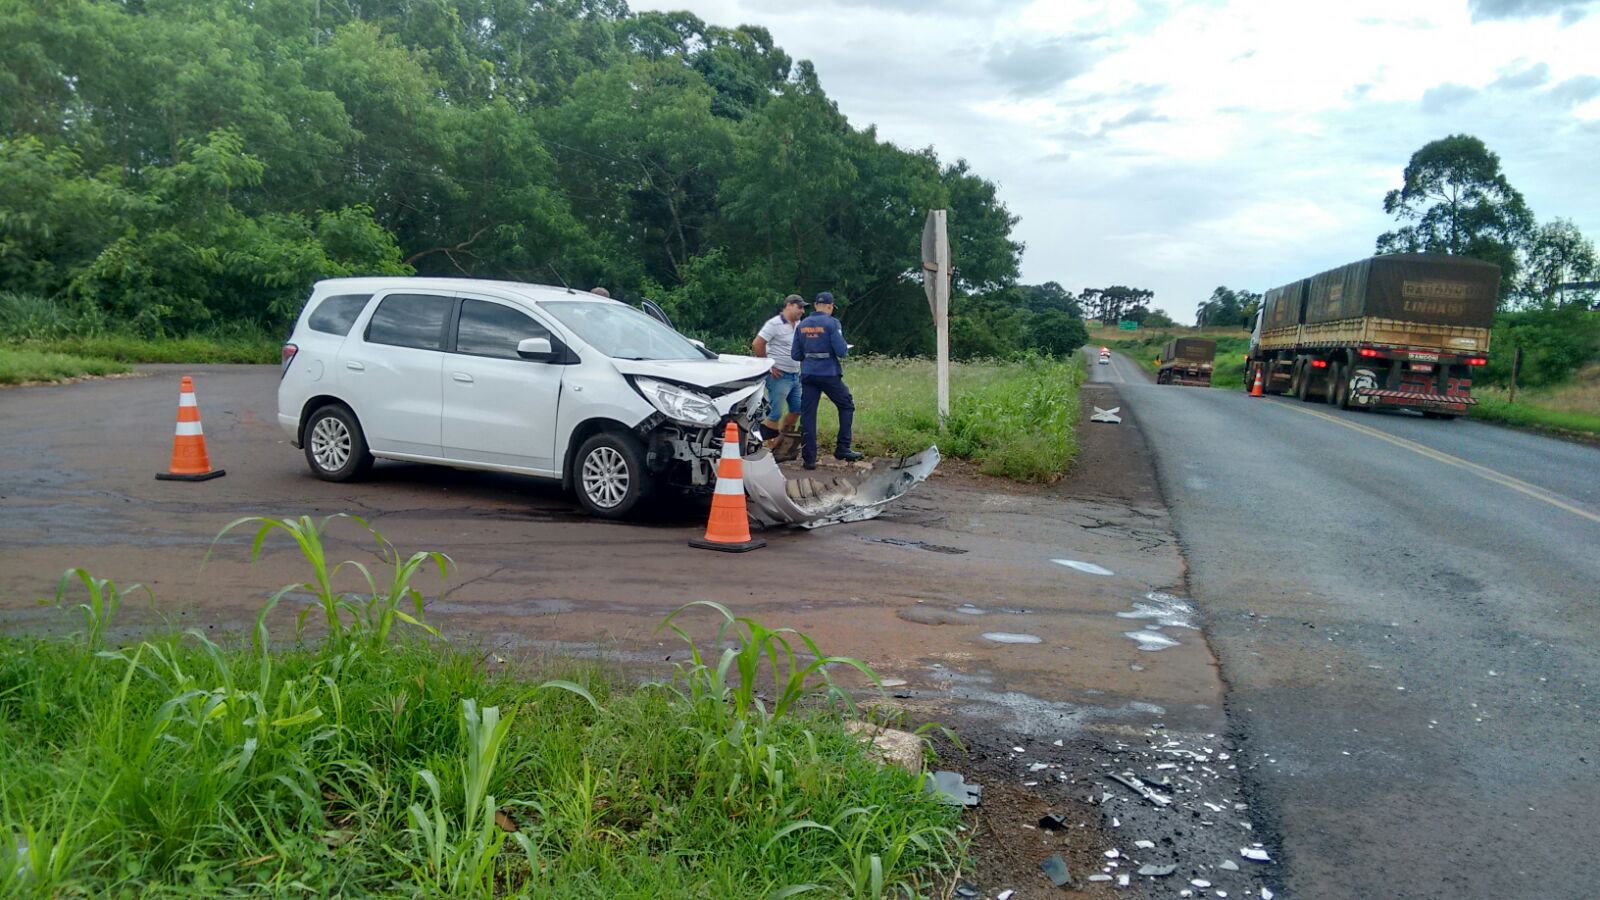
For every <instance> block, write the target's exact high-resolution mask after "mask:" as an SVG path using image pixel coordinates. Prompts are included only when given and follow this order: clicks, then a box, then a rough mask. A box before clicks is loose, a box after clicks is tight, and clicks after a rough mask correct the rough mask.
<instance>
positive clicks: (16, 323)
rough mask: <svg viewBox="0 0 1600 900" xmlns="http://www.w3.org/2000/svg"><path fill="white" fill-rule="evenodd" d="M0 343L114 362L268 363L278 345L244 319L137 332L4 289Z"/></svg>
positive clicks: (102, 317)
mask: <svg viewBox="0 0 1600 900" xmlns="http://www.w3.org/2000/svg"><path fill="white" fill-rule="evenodd" d="M0 341H4V342H6V343H7V344H9V345H10V347H11V348H12V349H13V350H22V351H32V352H38V353H56V354H65V355H69V356H75V357H80V358H82V359H85V360H100V361H113V362H118V363H195V364H204V363H273V362H277V361H278V360H279V358H280V351H281V348H282V346H283V342H282V341H281V340H279V338H278V337H277V336H275V335H273V334H271V333H269V332H268V331H267V330H265V329H264V328H262V327H260V326H258V325H254V324H248V323H246V324H231V325H217V326H215V327H212V328H209V329H206V330H204V331H200V332H196V333H194V334H188V335H162V334H154V335H151V334H141V333H139V332H138V331H137V330H135V329H134V328H133V327H132V326H131V325H130V324H128V323H119V322H114V321H112V320H111V319H109V318H108V317H107V316H106V315H105V314H104V313H101V312H98V311H96V310H93V309H80V308H78V307H75V306H73V305H72V304H70V303H65V302H59V301H54V300H49V299H46V298H43V297H36V296H33V295H30V294H18V293H15V292H9V291H5V292H0ZM120 371H126V369H122V370H120ZM76 374H97V373H93V372H87V371H83V372H78V373H76Z"/></svg>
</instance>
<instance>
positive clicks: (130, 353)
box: [37, 333, 283, 365]
mask: <svg viewBox="0 0 1600 900" xmlns="http://www.w3.org/2000/svg"><path fill="white" fill-rule="evenodd" d="M37 346H39V347H41V348H44V349H47V350H51V351H55V352H61V353H71V354H75V355H78V356H83V357H88V358H95V359H104V360H113V361H116V362H123V363H192V364H196V365H199V364H219V363H275V362H278V361H279V360H280V359H281V358H282V348H283V342H282V341H279V340H274V339H273V338H271V337H269V336H268V335H266V334H265V333H262V334H260V335H248V334H239V333H234V334H227V333H217V334H196V335H187V336H184V337H155V338H148V337H139V336H137V335H131V334H103V335H95V336H89V337H64V338H55V339H52V340H45V341H40V342H38V343H37Z"/></svg>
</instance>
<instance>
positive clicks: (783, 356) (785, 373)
mask: <svg viewBox="0 0 1600 900" xmlns="http://www.w3.org/2000/svg"><path fill="white" fill-rule="evenodd" d="M805 314H806V301H804V300H802V299H801V298H800V295H799V294H790V295H789V296H787V297H785V298H783V309H782V311H781V312H779V313H778V314H777V315H775V316H773V317H772V318H770V319H768V320H767V322H766V324H764V325H762V326H761V330H760V331H759V332H757V333H756V339H755V340H754V341H753V342H751V344H750V349H752V350H754V351H755V355H756V356H762V357H766V359H767V362H769V363H771V364H772V368H771V369H769V370H768V371H767V418H766V421H764V422H762V423H761V429H762V431H763V432H764V434H765V435H767V436H770V437H771V438H772V439H773V440H774V441H778V440H781V436H782V435H785V434H788V433H790V432H793V431H794V428H795V424H796V423H797V422H799V421H800V363H799V362H798V361H796V360H794V359H791V358H790V356H789V349H790V347H792V346H793V345H794V328H795V323H796V322H798V321H800V318H801V317H802V316H804V315H805ZM780 413H781V414H782V416H783V419H782V423H783V424H782V427H779V418H778V417H779V414H780ZM790 443H793V442H790Z"/></svg>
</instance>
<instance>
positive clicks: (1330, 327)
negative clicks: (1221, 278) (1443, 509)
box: [1244, 254, 1500, 419]
mask: <svg viewBox="0 0 1600 900" xmlns="http://www.w3.org/2000/svg"><path fill="white" fill-rule="evenodd" d="M1499 291H1500V267H1499V266H1496V265H1494V264H1492V263H1486V262H1482V261H1479V260H1476V259H1470V258H1468V257H1464V256H1447V255H1442V254H1394V255H1389V256H1375V257H1372V258H1370V259H1363V260H1361V261H1359V262H1353V263H1350V264H1348V265H1344V266H1340V267H1338V268H1336V269H1329V270H1328V271H1326V272H1323V273H1321V274H1320V275H1314V276H1312V277H1310V278H1304V279H1301V280H1299V281H1292V282H1290V283H1288V284H1286V285H1283V286H1281V287H1275V288H1273V289H1271V290H1269V291H1267V292H1266V294H1265V295H1263V297H1262V301H1261V310H1260V312H1259V313H1258V314H1257V317H1256V325H1255V330H1254V332H1252V333H1251V336H1250V351H1249V354H1248V355H1247V357H1246V359H1245V382H1244V383H1245V389H1246V390H1249V389H1250V386H1251V385H1252V384H1253V383H1254V381H1255V377H1256V375H1257V373H1259V374H1260V375H1261V376H1262V383H1263V389H1264V390H1265V391H1266V392H1267V393H1269V394H1293V395H1295V396H1296V397H1299V398H1300V399H1301V400H1304V401H1311V400H1321V401H1323V402H1326V403H1328V404H1330V405H1333V406H1338V407H1340V408H1343V409H1368V410H1371V409H1414V410H1417V411H1419V412H1421V413H1422V414H1423V415H1425V416H1428V417H1430V418H1441V419H1454V418H1456V417H1457V416H1460V415H1463V414H1464V413H1466V411H1467V409H1468V407H1470V406H1472V405H1473V404H1474V403H1476V402H1477V401H1476V400H1475V399H1473V397H1472V379H1473V375H1474V374H1475V373H1476V372H1478V371H1481V367H1482V366H1484V365H1486V364H1487V363H1488V361H1489V359H1488V357H1489V328H1490V325H1491V324H1492V322H1493V319H1494V313H1495V309H1496V307H1497V305H1498V300H1499Z"/></svg>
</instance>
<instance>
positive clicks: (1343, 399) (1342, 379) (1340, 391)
mask: <svg viewBox="0 0 1600 900" xmlns="http://www.w3.org/2000/svg"><path fill="white" fill-rule="evenodd" d="M1336 389H1337V390H1336V393H1337V396H1336V397H1335V400H1334V404H1333V405H1334V406H1337V407H1339V408H1340V409H1349V408H1350V367H1349V366H1340V367H1339V381H1338V382H1337V384H1336Z"/></svg>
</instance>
